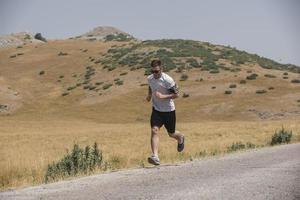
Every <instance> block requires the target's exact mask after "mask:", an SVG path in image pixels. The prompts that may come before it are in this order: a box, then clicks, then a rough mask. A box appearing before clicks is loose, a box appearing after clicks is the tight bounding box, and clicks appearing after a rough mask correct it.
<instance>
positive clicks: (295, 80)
mask: <svg viewBox="0 0 300 200" xmlns="http://www.w3.org/2000/svg"><path fill="white" fill-rule="evenodd" d="M291 83H300V79H293V80H291Z"/></svg>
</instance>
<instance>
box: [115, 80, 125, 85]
mask: <svg viewBox="0 0 300 200" xmlns="http://www.w3.org/2000/svg"><path fill="white" fill-rule="evenodd" d="M123 83H124V81H122V80H117V81H116V82H115V84H116V85H123Z"/></svg>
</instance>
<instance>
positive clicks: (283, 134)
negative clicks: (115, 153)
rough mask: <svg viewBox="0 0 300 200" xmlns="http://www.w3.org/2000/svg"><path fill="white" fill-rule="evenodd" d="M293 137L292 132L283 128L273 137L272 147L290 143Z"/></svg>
mask: <svg viewBox="0 0 300 200" xmlns="http://www.w3.org/2000/svg"><path fill="white" fill-rule="evenodd" d="M292 136H293V133H292V131H288V130H285V129H284V128H283V127H282V128H281V130H279V131H275V133H274V135H273V136H272V140H271V145H276V144H281V143H290V141H291V138H292Z"/></svg>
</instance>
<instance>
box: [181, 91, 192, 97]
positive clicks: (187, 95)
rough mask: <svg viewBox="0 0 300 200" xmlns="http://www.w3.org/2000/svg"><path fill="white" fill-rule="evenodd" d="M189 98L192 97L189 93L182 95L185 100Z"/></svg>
mask: <svg viewBox="0 0 300 200" xmlns="http://www.w3.org/2000/svg"><path fill="white" fill-rule="evenodd" d="M189 96H190V95H189V94H188V93H185V92H184V93H183V95H182V97H183V98H187V97H189Z"/></svg>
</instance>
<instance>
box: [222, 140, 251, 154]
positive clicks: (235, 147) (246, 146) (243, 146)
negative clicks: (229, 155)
mask: <svg viewBox="0 0 300 200" xmlns="http://www.w3.org/2000/svg"><path fill="white" fill-rule="evenodd" d="M253 148H255V144H252V143H251V142H247V143H246V144H244V143H242V142H236V143H233V144H232V145H231V146H229V147H227V152H233V151H237V150H240V149H253Z"/></svg>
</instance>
